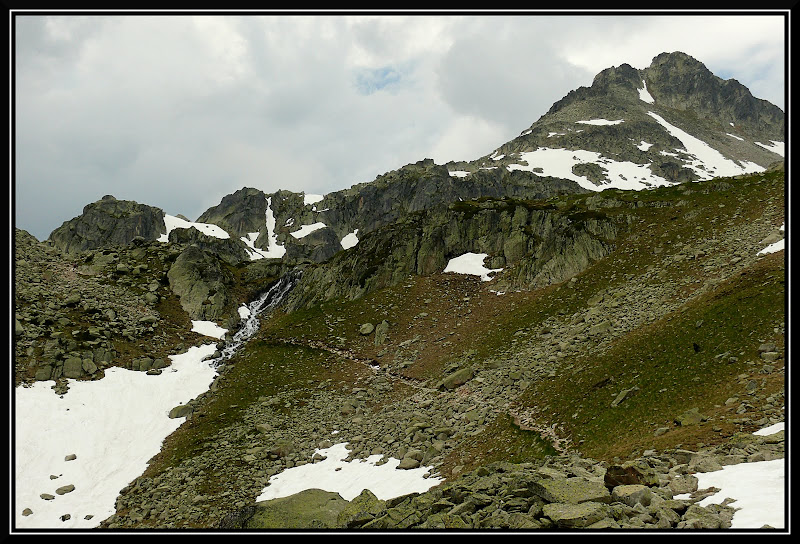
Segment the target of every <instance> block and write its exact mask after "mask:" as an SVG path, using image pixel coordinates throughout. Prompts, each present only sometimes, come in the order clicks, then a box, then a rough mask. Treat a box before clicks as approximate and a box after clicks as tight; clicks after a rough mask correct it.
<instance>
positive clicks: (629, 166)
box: [507, 147, 671, 191]
mask: <svg viewBox="0 0 800 544" xmlns="http://www.w3.org/2000/svg"><path fill="white" fill-rule="evenodd" d="M520 158H521V159H522V160H523V161H525V162H527V163H528V166H523V165H520V164H511V165H509V166H507V169H508V170H509V171H511V170H528V171H533V169H534V168H541V169H542V173H540V174H539V175H543V176H549V177H554V178H562V179H568V180H572V181H575V182H576V183H578V184H579V185H580V186H581V187H583V188H584V189H589V190H591V191H602V190H603V189H609V188H616V189H631V190H636V191H638V190H641V189H646V188H649V187H654V186H663V185H671V184H670V182H668V181H667V180H666V179H664V178H662V177H660V176H657V175H655V174H653V172H652V171H651V170H650V164H649V163H648V164H637V163H633V162H628V161H615V160H613V159H609V158H607V157H603V156H602V155H600V154H599V153H595V152H594V151H585V150H570V149H552V148H547V147H540V148H539V149H537V150H536V151H529V152H525V153H521V154H520ZM581 163H594V164H598V165H600V166H602V167H603V168H605V169H606V171H607V174H606V178H607V179H606V181H605V182H604V183H602V184H600V185H595V184H594V183H593V182H591V181H589V180H588V179H587V178H586V177H584V176H578V175H576V174H574V173H573V172H572V167H573V166H575V165H576V164H581Z"/></svg>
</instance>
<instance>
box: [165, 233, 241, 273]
mask: <svg viewBox="0 0 800 544" xmlns="http://www.w3.org/2000/svg"><path fill="white" fill-rule="evenodd" d="M169 242H170V243H171V244H182V245H187V246H188V245H194V246H196V247H198V248H200V249H202V250H204V251H206V252H208V253H210V254H212V255H216V256H217V257H219V258H220V259H222V261H224V262H226V263H228V264H229V265H232V266H235V265H237V264H239V263H242V262H248V261H249V260H250V256H249V254H248V252H247V249H246V248H247V246H246V245H245V243H244V242H242V241H241V240H239V239H238V238H217V237H215V236H209V235H207V234H203V233H202V232H200V231H199V230H197V229H196V228H194V227H189V228H188V229H173V230H172V231H170V233H169Z"/></svg>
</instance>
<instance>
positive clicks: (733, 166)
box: [647, 111, 764, 180]
mask: <svg viewBox="0 0 800 544" xmlns="http://www.w3.org/2000/svg"><path fill="white" fill-rule="evenodd" d="M647 115H649V116H650V117H652V118H653V119H655V120H656V121H658V123H659V124H660V125H661V126H662V127H664V128H665V129H667V132H669V133H670V134H671V135H672V136H674V137H676V138H678V139H679V140H680V141H681V143H682V144H683V145H684V147H685V149H684V150H678V151H683V153H685V154H687V155H688V156H689V157H693V158H684V159H683V163H684V164H685V165H686V166H687V167H688V168H690V169H691V170H693V171H694V172H695V173H696V174H697V175H698V176H700V178H701V179H704V180H706V179H711V178H715V177H725V176H737V175H739V174H751V173H754V172H763V171H764V168H763V167H761V166H759V165H757V164H755V163H752V162H749V161H740V162H739V163H737V162H736V161H734V160H731V159H728V158H726V157H725V156H724V155H723V154H722V153H720V152H719V151H717V150H716V149H714V148H713V147H711V146H710V145H708V144H707V143H705V142H704V141H703V140H700V139H698V138H695V137H694V136H692V135H691V134H689V133H688V132H685V131H683V130H681V129H679V128H678V127H676V126H674V125H671V124H670V123H668V122H667V121H665V120H664V118H663V117H661V116H659V115H657V114H655V113H653V112H652V111H649V112H647ZM740 163H741V164H740Z"/></svg>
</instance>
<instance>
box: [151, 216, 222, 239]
mask: <svg viewBox="0 0 800 544" xmlns="http://www.w3.org/2000/svg"><path fill="white" fill-rule="evenodd" d="M164 225H166V227H167V232H166V234H162V235H161V236H159V237H158V241H159V242H169V233H170V232H172V231H173V230H175V229H188V228H191V227H194V228H196V229H197V230H199V231H200V232H202V233H203V234H206V235H208V236H213V237H214V238H221V239H223V240H225V239H227V238H230V235H229V234H228V233H227V232H225V230H224V229H223V228H222V227H219V226H217V225H212V224H211V223H195V222H193V221H186V220H185V219H181V218H180V217H175V216H174V215H169V214H166V213H165V214H164Z"/></svg>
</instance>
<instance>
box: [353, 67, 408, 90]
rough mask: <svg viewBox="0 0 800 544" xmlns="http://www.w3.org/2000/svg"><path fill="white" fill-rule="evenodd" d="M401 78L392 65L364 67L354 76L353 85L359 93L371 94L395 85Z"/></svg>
mask: <svg viewBox="0 0 800 544" xmlns="http://www.w3.org/2000/svg"><path fill="white" fill-rule="evenodd" d="M401 80H402V75H401V74H400V72H398V71H397V70H395V69H394V68H393V67H392V66H383V67H381V68H364V69H361V70H359V71H358V72H357V73H356V76H355V85H356V89H358V92H359V93H361V94H367V95H369V94H373V93H376V92H378V91H380V90H382V89H386V88H392V87H396V86H397V85H398V84H399V83H400V81H401Z"/></svg>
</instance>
